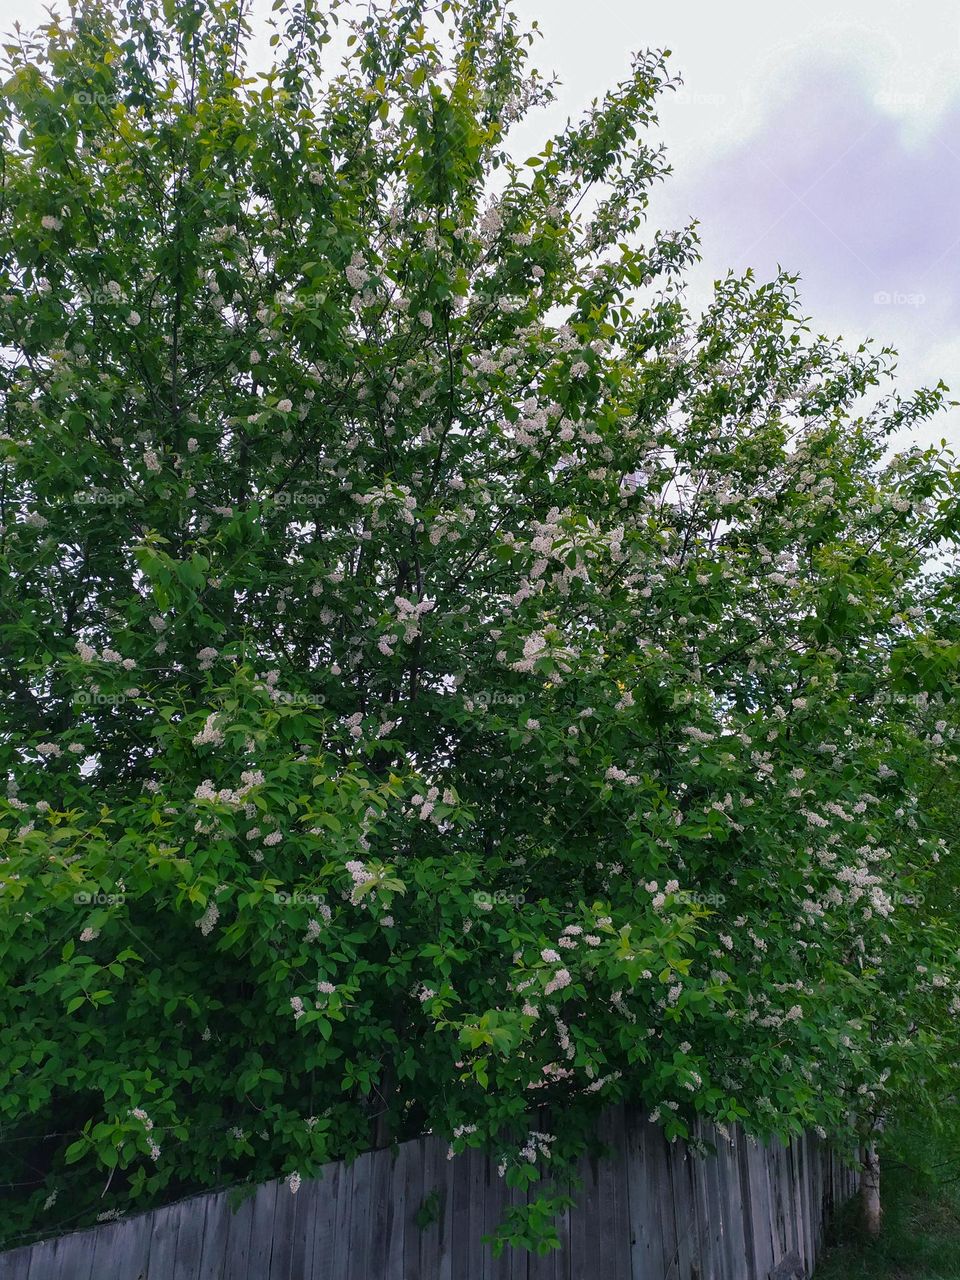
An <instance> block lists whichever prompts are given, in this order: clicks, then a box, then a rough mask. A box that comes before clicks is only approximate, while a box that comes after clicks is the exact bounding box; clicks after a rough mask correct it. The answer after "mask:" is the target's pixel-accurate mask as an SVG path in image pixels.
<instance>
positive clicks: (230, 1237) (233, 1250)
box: [151, 1196, 254, 1280]
mask: <svg viewBox="0 0 960 1280" xmlns="http://www.w3.org/2000/svg"><path fill="white" fill-rule="evenodd" d="M253 1202H254V1197H253V1196H248V1197H247V1198H246V1200H244V1202H243V1204H241V1205H240V1207H239V1208H238V1209H237V1210H236V1212H231V1213H230V1219H229V1226H228V1228H227V1242H226V1247H225V1249H224V1253H223V1257H224V1266H223V1277H224V1280H248V1277H249V1275H250V1272H249V1262H250V1232H251V1230H252V1228H253ZM151 1280H152V1277H151ZM157 1280H160V1277H158V1278H157Z"/></svg>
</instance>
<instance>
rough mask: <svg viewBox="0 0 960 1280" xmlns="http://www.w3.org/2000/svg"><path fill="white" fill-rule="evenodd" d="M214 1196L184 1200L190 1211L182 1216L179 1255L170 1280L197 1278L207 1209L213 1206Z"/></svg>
mask: <svg viewBox="0 0 960 1280" xmlns="http://www.w3.org/2000/svg"><path fill="white" fill-rule="evenodd" d="M213 1203H214V1199H213V1197H212V1196H195V1197H194V1198H193V1199H192V1200H187V1201H185V1202H184V1208H185V1209H186V1208H187V1206H189V1209H190V1212H189V1213H186V1212H185V1213H183V1214H182V1215H181V1218H180V1232H179V1235H178V1236H177V1255H176V1261H175V1263H174V1267H173V1270H172V1271H171V1272H170V1280H197V1273H198V1272H199V1270H200V1259H201V1257H202V1256H203V1236H204V1232H205V1230H206V1220H207V1209H208V1208H209V1207H210V1206H212V1205H213Z"/></svg>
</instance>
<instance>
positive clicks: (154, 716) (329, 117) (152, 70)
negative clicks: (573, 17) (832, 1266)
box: [0, 0, 960, 1243]
mask: <svg viewBox="0 0 960 1280" xmlns="http://www.w3.org/2000/svg"><path fill="white" fill-rule="evenodd" d="M275 24H276V25H275V30H274V34H273V36H272V38H271V43H272V46H273V48H274V54H275V64H274V65H273V66H272V68H271V69H270V70H268V71H267V72H265V73H263V74H260V75H253V74H252V73H250V72H249V71H248V70H246V69H245V67H246V58H245V44H246V40H247V36H248V31H247V27H246V23H245V21H244V15H243V9H242V6H241V5H240V4H239V3H237V2H236V0H223V2H222V3H213V0H205V2H201V0H197V3H193V4H188V5H172V4H167V3H164V5H163V6H162V7H161V6H157V5H155V4H154V3H152V0H147V2H146V3H138V4H133V3H119V2H118V0H114V2H113V3H110V4H100V5H90V6H88V7H84V8H82V9H81V10H80V11H79V12H78V13H77V15H76V17H75V19H74V21H73V22H72V24H71V25H69V26H63V25H61V24H60V23H59V22H58V21H56V20H53V21H52V22H51V23H50V25H49V26H48V27H47V28H46V29H45V30H44V32H43V33H41V34H40V35H39V36H37V37H35V38H32V39H26V38H23V37H18V38H17V40H16V41H14V42H13V43H11V44H8V45H7V57H8V60H9V67H8V78H7V82H6V85H5V96H4V108H3V110H4V126H5V127H4V144H3V157H2V163H3V189H2V207H0V219H2V243H3V246H4V251H3V257H2V263H0V274H2V282H0V288H2V298H0V348H2V354H0V391H2V396H3V439H2V444H0V452H2V465H3V481H2V486H3V487H2V491H0V503H2V521H3V531H2V566H3V575H4V576H3V594H2V608H3V615H2V626H3V641H4V644H3V659H2V662H3V673H4V680H3V691H4V703H3V709H4V717H3V735H2V740H0V749H2V752H3V765H4V771H5V773H6V776H7V779H8V790H7V797H6V799H5V800H4V801H3V802H2V803H0V815H2V828H0V839H2V840H3V852H4V855H5V861H4V863H3V893H2V896H0V954H2V956H3V973H4V978H5V982H4V986H3V995H2V1001H3V1015H4V1016H3V1021H2V1030H0V1043H2V1049H3V1051H2V1054H0V1082H2V1084H3V1090H2V1092H0V1117H2V1136H0V1152H2V1160H3V1168H4V1169H5V1170H6V1172H5V1173H4V1174H3V1181H5V1182H11V1183H14V1184H16V1186H17V1188H18V1194H17V1195H15V1196H13V1197H10V1198H9V1200H8V1202H7V1204H6V1207H5V1209H4V1223H5V1229H6V1233H7V1234H6V1239H7V1241H8V1243H12V1242H14V1241H15V1240H17V1239H20V1238H23V1237H24V1236H25V1235H26V1234H29V1233H43V1232H47V1233H49V1232H51V1231H53V1230H55V1229H57V1228H59V1227H60V1226H61V1225H62V1224H64V1223H71V1224H73V1223H78V1222H84V1221H91V1220H92V1219H93V1218H94V1217H95V1216H96V1215H97V1214H98V1212H99V1213H100V1214H101V1215H102V1214H103V1213H104V1212H106V1213H116V1212H119V1211H122V1210H123V1209H125V1208H127V1207H129V1206H131V1205H134V1206H142V1205H147V1204H149V1203H154V1202H156V1201H157V1200H159V1199H161V1198H165V1197H166V1198H169V1197H171V1196H173V1195H175V1194H178V1193H182V1192H184V1191H186V1190H190V1189H195V1188H197V1187H202V1186H211V1185H214V1184H218V1185H220V1184H223V1183H234V1182H241V1181H244V1180H256V1179H265V1178H268V1177H273V1176H277V1175H283V1174H286V1175H288V1176H289V1178H290V1186H291V1190H295V1189H296V1186H297V1185H299V1180H300V1178H301V1176H307V1175H309V1174H310V1173H311V1172H312V1171H314V1170H315V1169H316V1168H317V1166H318V1165H319V1164H320V1163H322V1162H323V1161H325V1160H329V1159H331V1158H334V1157H338V1156H340V1155H348V1156H349V1155H351V1154H353V1153H355V1152H357V1151H359V1150H362V1149H364V1148H366V1147H369V1146H371V1145H375V1144H378V1143H384V1142H388V1141H392V1140H394V1139H398V1138H403V1137H407V1136H412V1135H415V1134H418V1133H422V1132H424V1131H425V1130H427V1129H431V1128H432V1129H434V1130H437V1131H442V1132H445V1133H447V1134H449V1135H450V1137H451V1140H452V1144H453V1149H460V1148H462V1147H463V1146H464V1145H467V1144H481V1143H484V1144H487V1145H488V1146H489V1147H491V1148H492V1149H493V1150H494V1151H495V1152H496V1153H497V1154H498V1156H499V1158H500V1160H501V1171H502V1172H503V1173H504V1176H506V1177H507V1178H508V1179H509V1180H511V1181H512V1182H516V1183H518V1184H525V1183H526V1182H528V1181H531V1180H535V1179H536V1178H537V1176H538V1173H537V1168H536V1167H535V1165H536V1164H537V1163H541V1164H542V1161H541V1159H540V1158H541V1157H543V1158H549V1159H552V1160H553V1161H555V1162H557V1163H558V1164H559V1165H561V1166H562V1165H563V1162H564V1160H565V1159H566V1158H568V1157H570V1156H572V1155H574V1154H576V1153H577V1151H578V1150H579V1149H580V1148H581V1146H582V1142H583V1140H584V1137H585V1135H588V1134H589V1132H590V1128H591V1124H592V1121H593V1118H594V1116H595V1114H596V1112H597V1109H598V1108H602V1107H604V1106H607V1105H609V1103H610V1102H611V1101H614V1100H618V1099H623V1098H627V1099H630V1100H633V1101H636V1102H639V1103H641V1104H642V1105H644V1106H645V1107H647V1108H649V1111H650V1114H651V1115H652V1116H653V1117H654V1119H656V1120H658V1121H659V1122H660V1123H661V1124H663V1126H664V1127H665V1130H666V1132H667V1134H668V1136H669V1137H671V1138H675V1137H679V1138H684V1139H690V1140H691V1141H696V1135H697V1123H698V1120H699V1119H700V1118H703V1119H708V1120H711V1121H713V1122H714V1123H716V1124H718V1125H719V1126H721V1130H722V1128H723V1126H726V1125H729V1124H732V1123H735V1122H742V1123H743V1124H744V1125H746V1126H747V1127H748V1128H749V1129H750V1130H751V1131H752V1132H755V1133H757V1134H759V1135H767V1134H773V1133H776V1134H780V1135H781V1136H783V1135H788V1134H791V1133H796V1132H799V1131H800V1130H802V1129H804V1128H808V1127H816V1128H818V1129H819V1130H820V1131H821V1132H822V1133H825V1134H830V1135H831V1136H832V1137H834V1138H835V1139H836V1140H837V1141H838V1142H843V1141H846V1142H849V1143H854V1142H857V1141H859V1140H860V1139H861V1138H865V1137H866V1136H868V1135H869V1133H870V1132H871V1130H872V1128H873V1125H874V1121H875V1118H876V1116H877V1115H878V1114H879V1113H881V1112H882V1111H883V1110H884V1108H885V1107H886V1106H887V1101H886V1100H887V1099H888V1098H890V1097H891V1096H894V1095H895V1094H896V1093H897V1092H898V1091H900V1090H902V1089H903V1088H904V1087H905V1085H906V1084H907V1083H908V1082H917V1081H922V1082H925V1083H926V1084H927V1085H929V1086H930V1087H933V1086H934V1085H935V1083H936V1080H937V1079H938V1078H939V1077H940V1074H942V1073H943V1072H944V1071H945V1070H946V1066H947V1064H949V1063H950V1062H951V1061H953V1060H954V1057H955V1055H956V1038H955V1033H954V1032H953V1024H954V1022H955V1015H956V1013H957V1011H958V1009H960V986H958V981H960V973H958V964H957V931H956V928H955V926H954V924H953V923H952V922H951V920H950V918H949V915H944V914H936V915H931V913H929V912H927V911H925V910H924V907H923V901H922V899H923V894H924V892H925V886H926V885H927V884H928V883H929V881H930V878H931V877H933V878H934V879H935V878H936V877H937V876H938V875H939V874H940V870H939V869H938V865H937V864H938V863H941V866H942V865H944V863H945V862H946V860H947V859H948V858H949V857H950V856H953V854H952V851H951V849H950V847H949V845H948V844H947V843H946V842H945V839H944V836H945V834H946V831H941V827H943V826H944V819H945V815H943V814H940V813H937V812H936V811H928V810H927V809H925V808H924V807H923V804H922V794H923V791H924V788H925V787H927V786H928V784H929V780H930V778H931V776H932V773H931V771H936V770H941V771H942V770H943V769H944V768H946V769H947V770H949V769H950V767H951V764H950V761H949V760H947V758H946V756H945V753H946V752H948V751H949V750H950V746H949V742H948V739H949V732H948V731H947V726H946V723H945V722H944V723H938V721H940V720H941V719H942V712H941V710H940V709H939V707H938V699H939V698H940V697H941V695H943V694H944V693H945V692H947V693H948V692H949V691H950V690H951V689H953V688H954V685H955V672H956V667H957V659H958V656H960V645H958V643H957V639H956V633H955V630H954V631H953V632H951V631H950V630H949V629H948V626H947V623H948V622H949V619H950V611H949V608H948V607H946V605H945V600H947V601H948V600H949V594H948V586H949V583H948V579H947V577H946V574H945V572H944V571H943V570H942V569H940V570H936V571H932V570H930V568H929V565H930V562H931V555H932V553H933V552H934V551H935V550H937V549H938V548H942V547H943V546H944V545H945V544H947V543H950V542H951V541H952V540H953V539H954V537H955V535H956V530H957V507H956V505H955V503H956V497H957V482H956V481H957V477H956V473H955V472H954V470H953V469H952V460H951V458H950V457H949V455H948V454H947V452H946V450H945V449H932V448H931V449H919V448H912V449H909V450H907V451H906V452H905V453H901V454H897V455H893V454H891V452H890V449H889V440H890V437H891V435H892V434H893V433H894V432H895V431H896V430H897V429H908V428H910V427H911V426H913V425H914V424H916V423H918V422H920V421H922V420H924V419H925V418H927V417H928V416H929V415H931V414H933V413H934V412H935V411H936V410H938V409H939V408H940V407H941V406H942V405H943V403H944V396H945V391H946V389H945V388H944V387H943V386H942V385H940V386H938V387H936V388H935V389H933V390H924V391H920V392H918V393H916V394H915V395H913V396H911V397H909V398H903V397H900V396H898V395H897V394H895V393H894V392H892V391H889V390H888V391H883V392H881V390H878V388H879V387H880V385H881V383H882V382H883V380H884V379H885V378H886V376H887V374H888V373H889V369H890V364H891V353H890V352H888V351H886V350H883V351H879V352H875V351H874V350H873V349H872V348H870V347H868V346H861V347H859V348H857V349H856V350H853V351H851V350H847V349H845V348H844V347H843V346H842V345H841V344H839V343H838V342H835V341H830V340H828V339H826V338H824V337H821V336H817V335H816V334H815V333H814V332H813V331H811V330H810V329H809V328H808V327H807V325H806V324H805V322H804V320H803V316H802V313H801V311H800V310H799V308H798V302H797V298H796V294H795V289H794V284H795V281H794V280H793V279H792V278H791V277H788V276H786V275H782V276H780V277H778V278H777V279H775V280H773V281H771V282H769V283H767V284H757V283H756V282H755V281H754V279H753V278H752V276H750V275H748V276H747V277H745V278H743V279H737V278H733V277H729V278H727V279H725V280H723V281H721V282H719V283H718V284H717V286H716V291H715V297H714V299H713V302H712V303H711V305H710V306H709V307H708V309H707V310H706V312H705V313H704V314H703V315H702V316H696V315H692V314H691V313H690V311H689V309H688V308H687V306H686V304H685V301H684V295H683V291H682V276H683V271H684V269H685V267H687V266H688V265H689V264H690V263H691V262H692V261H693V259H694V258H695V255H696V239H695V235H694V232H693V230H692V229H689V228H687V229H684V230H682V231H681V232H679V233H677V234H670V235H666V234H662V235H655V236H652V237H648V242H647V243H640V234H639V233H640V232H641V229H642V224H643V219H644V210H645V207H646V203H647V199H648V196H649V193H650V191H651V188H652V186H653V184H654V183H655V182H656V180H657V179H659V178H660V177H662V176H663V175H664V173H665V172H666V170H665V162H664V159H663V156H662V154H661V152H660V150H659V149H658V148H656V147H655V146H653V145H651V144H650V142H649V141H648V127H649V126H650V125H652V124H653V123H654V121H655V115H654V106H655V100H656V95H657V93H658V92H659V91H661V90H664V89H669V87H670V84H671V82H670V80H669V78H668V75H667V71H666V69H665V66H664V63H663V61H662V59H661V58H660V57H659V56H657V55H653V54H646V55H642V56H639V57H637V58H636V60H635V62H634V64H633V70H632V73H631V75H630V77H629V78H628V79H627V80H626V81H625V82H624V83H622V84H620V85H618V86H617V87H616V88H615V89H614V90H612V91H611V92H610V93H609V94H608V95H607V96H606V97H605V98H604V99H603V101H601V102H597V103H595V104H594V106H593V107H592V108H591V109H590V110H589V111H588V112H587V114H586V116H585V118H584V119H583V120H582V121H581V122H580V123H578V124H572V123H571V124H569V125H568V126H567V127H566V128H564V129H563V130H562V131H561V132H560V133H559V134H557V135H556V136H555V137H552V138H550V139H549V140H548V141H546V142H545V143H544V146H543V148H542V149H541V151H540V152H539V153H538V154H537V155H534V156H532V157H530V158H529V159H528V160H527V161H526V162H525V163H520V162H519V161H518V159H517V158H516V157H515V156H512V155H511V152H510V150H509V149H508V136H507V135H508V131H509V128H510V126H511V124H512V123H513V122H515V121H516V120H518V119H520V118H521V117H523V116H524V115H525V114H526V113H527V112H528V111H530V110H532V109H535V108H536V107H537V106H538V105H540V104H542V103H543V102H545V101H546V100H548V98H549V97H550V95H551V89H550V85H549V83H548V82H546V81H545V80H544V79H543V78H541V77H540V76H538V75H537V74H536V73H535V72H532V71H531V70H529V69H528V67H527V57H528V54H527V47H528V42H529V36H528V35H527V34H525V33H524V32H523V31H522V30H521V29H520V28H519V26H518V24H517V22H516V21H515V20H514V18H513V17H512V16H511V14H510V13H509V12H508V11H507V10H506V9H505V8H504V5H503V3H502V2H501V0H471V2H470V3H460V0H436V2H434V3H428V2H427V0H404V2H403V3H392V4H389V5H387V4H383V5H376V4H370V5H363V6H357V7H354V6H353V5H352V4H349V3H346V2H331V3H327V4H326V5H324V6H322V7H317V6H315V5H314V4H313V3H311V0H297V3H290V4H287V3H286V2H285V0H282V2H281V3H280V4H279V5H278V6H277V7H276V10H275ZM936 563H937V564H944V563H946V562H945V561H944V560H942V559H941V560H938V561H936ZM558 1106H562V1108H563V1112H564V1117H565V1124H564V1126H563V1134H562V1135H556V1136H554V1135H553V1134H552V1133H551V1132H550V1131H549V1129H550V1125H549V1122H544V1121H543V1120H542V1119H538V1118H537V1117H538V1114H539V1115H541V1116H542V1115H543V1114H544V1111H543V1109H546V1114H548V1115H549V1113H550V1109H551V1108H554V1107H558ZM544 1123H547V1130H548V1131H546V1132H544V1129H543V1124H544ZM511 1238H513V1239H514V1240H516V1241H517V1242H529V1234H528V1228H527V1227H526V1226H524V1224H523V1223H522V1222H521V1223H519V1225H518V1224H514V1227H513V1236H512V1237H511Z"/></svg>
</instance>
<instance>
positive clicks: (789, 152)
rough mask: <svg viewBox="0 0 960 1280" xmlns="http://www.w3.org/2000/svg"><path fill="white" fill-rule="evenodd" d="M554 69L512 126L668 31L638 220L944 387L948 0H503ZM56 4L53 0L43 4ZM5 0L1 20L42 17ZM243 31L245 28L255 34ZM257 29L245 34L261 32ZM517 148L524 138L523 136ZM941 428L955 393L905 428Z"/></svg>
mask: <svg viewBox="0 0 960 1280" xmlns="http://www.w3.org/2000/svg"><path fill="white" fill-rule="evenodd" d="M514 7H515V8H516V10H517V12H518V13H519V14H520V15H521V17H523V18H524V19H536V20H537V21H538V22H539V24H540V27H541V29H542V32H543V38H542V39H541V40H540V41H538V43H537V46H536V50H535V57H534V60H535V62H536V64H537V65H538V66H540V67H541V68H542V69H543V70H544V71H555V72H556V73H557V74H558V75H559V77H560V80H561V82H562V83H561V85H560V88H559V91H558V101H557V102H556V103H555V104H554V106H553V107H552V108H550V110H549V113H548V114H542V115H541V118H540V120H539V121H537V122H536V124H534V125H533V126H532V129H533V133H532V134H527V133H526V128H525V135H526V136H525V138H524V140H523V141H524V145H526V142H527V140H528V138H529V140H530V141H534V139H536V138H538V137H539V136H542V135H543V134H545V133H546V131H547V130H548V128H550V127H551V126H554V127H559V126H561V125H562V124H563V122H564V120H565V119H566V117H567V116H568V115H573V116H576V115H578V114H579V112H580V111H581V109H582V108H583V107H585V106H586V105H588V104H589V102H590V101H591V99H592V98H594V97H596V96H599V95H601V94H602V93H603V92H604V91H605V89H606V88H608V87H609V86H610V85H611V84H613V83H614V82H615V81H616V80H617V79H619V78H622V77H623V76H624V75H625V74H626V73H627V70H628V68H629V60H630V52H631V50H634V49H640V48H644V47H651V48H669V49H670V50H672V57H671V60H670V62H671V66H672V67H673V69H674V71H675V73H677V74H678V75H681V76H682V77H683V81H684V84H683V87H682V89H681V90H680V91H679V92H678V93H676V94H666V95H665V96H664V99H663V103H662V107H661V110H660V118H661V124H660V129H659V134H660V137H661V138H662V140H663V142H664V143H665V144H666V145H667V148H668V153H669V157H670V161H671V164H672V166H673V170H674V172H673V175H672V176H671V177H670V178H668V180H667V182H666V183H665V184H661V185H659V186H658V188H657V189H656V192H655V195H654V202H653V209H652V217H653V222H654V224H655V225H657V226H665V227H666V226H680V225H683V224H685V223H686V222H687V221H688V220H690V219H691V218H696V219H698V220H699V222H700V234H701V238H702V242H703V245H702V247H703V254H704V263H703V269H702V271H701V272H699V273H698V274H697V276H696V278H695V279H694V281H693V285H692V289H691V297H692V299H693V300H695V301H699V300H702V299H703V298H705V297H706V296H707V290H708V288H709V284H710V281H711V280H712V279H713V278H715V277H716V276H719V275H721V274H723V273H724V272H725V271H726V270H727V268H728V267H732V268H734V269H735V270H743V269H744V268H746V267H748V266H752V267H753V268H754V270H755V271H756V273H757V275H758V276H759V277H760V278H766V277H768V276H769V275H770V274H771V273H772V272H773V271H774V270H775V269H776V266H777V264H778V263H779V264H782V265H783V266H784V267H786V268H788V269H789V270H791V271H797V272H799V273H800V275H801V277H802V280H801V290H802V296H803V300H804V305H805V310H806V312H807V314H808V315H810V316H811V318H812V320H813V323H814V325H815V327H816V329H817V330H818V331H821V332H826V333H829V334H843V335H844V337H845V338H847V339H848V340H849V341H850V342H852V343H856V342H858V341H859V340H860V339H861V338H864V337H866V336H873V337H875V338H877V339H878V340H879V341H880V342H886V343H890V344H892V345H893V346H895V347H896V348H897V349H898V350H899V351H900V353H901V358H900V380H901V383H902V385H903V387H904V389H905V390H909V389H910V388H911V387H912V386H914V385H917V384H919V383H923V382H935V381H936V379H937V378H938V377H942V378H943V379H944V381H946V382H947V383H948V385H950V386H951V388H952V390H953V392H954V394H955V395H956V397H957V398H958V399H960V212H958V210H960V9H958V8H956V7H955V5H954V4H953V2H952V0H843V3H842V5H841V6H840V11H839V12H838V6H837V5H836V4H835V3H832V2H831V3H828V2H827V0H805V3H804V5H803V6H799V5H789V6H788V5H775V4H770V3H769V0H763V2H761V0H727V3H726V4H723V5H718V4H716V3H708V2H707V0H687V3H677V2H676V0H674V3H672V4H657V5H654V4H651V3H648V0H514ZM63 11H65V6H61V12H63ZM42 17H43V6H42V5H41V4H40V3H39V0H5V3H4V6H3V19H2V27H3V29H4V30H8V29H9V27H10V26H11V25H12V23H13V22H14V21H15V20H16V19H19V20H20V21H21V22H22V23H23V25H24V26H28V27H29V26H35V25H36V24H37V23H38V21H40V20H42ZM259 43H260V42H259V41H258V44H259ZM265 44H266V41H265V40H264V41H263V46H264V47H265ZM528 154H529V152H528ZM943 435H946V436H947V437H948V439H950V440H951V442H952V443H954V444H956V445H958V446H960V411H953V412H952V413H951V414H950V415H949V416H948V417H946V416H945V417H943V418H941V419H940V420H939V423H938V424H937V425H936V426H935V427H934V428H933V429H932V430H930V431H928V432H925V433H924V435H923V437H921V438H923V439H926V440H932V439H939V438H940V437H941V436H943Z"/></svg>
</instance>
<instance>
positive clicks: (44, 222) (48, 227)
mask: <svg viewBox="0 0 960 1280" xmlns="http://www.w3.org/2000/svg"><path fill="white" fill-rule="evenodd" d="M40 225H41V226H42V227H43V229H44V230H45V231H59V230H60V228H61V227H62V226H63V223H62V222H61V221H60V219H59V218H55V217H54V216H53V214H51V213H47V214H44V216H43V217H42V218H41V219H40Z"/></svg>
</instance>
